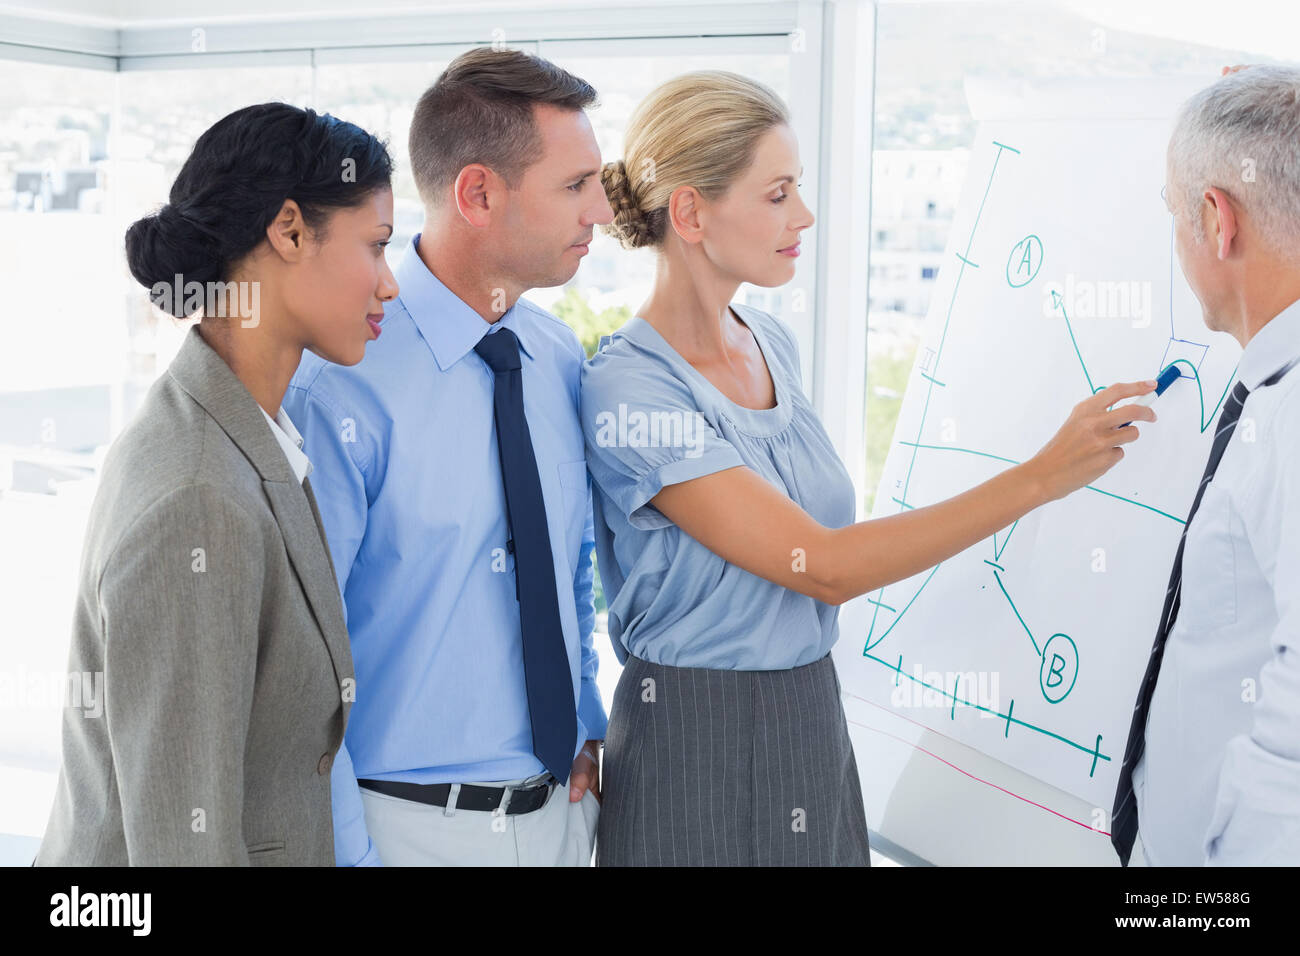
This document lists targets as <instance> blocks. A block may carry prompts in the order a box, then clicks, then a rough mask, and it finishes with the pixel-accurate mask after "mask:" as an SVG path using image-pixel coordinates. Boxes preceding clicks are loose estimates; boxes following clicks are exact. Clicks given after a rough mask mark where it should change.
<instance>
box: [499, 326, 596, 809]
mask: <svg viewBox="0 0 1300 956" xmlns="http://www.w3.org/2000/svg"><path fill="white" fill-rule="evenodd" d="M474 351H475V352H477V353H478V354H479V355H480V356H481V357H482V358H483V361H484V362H486V363H487V365H488V367H489V368H490V369H492V372H493V373H494V379H493V381H494V383H495V384H494V388H493V421H494V423H495V424H496V433H497V450H498V451H499V452H500V453H501V479H502V483H503V484H504V485H505V491H506V523H507V525H508V526H509V529H510V530H509V534H510V546H511V548H512V549H513V551H514V555H515V596H516V597H517V598H518V599H519V625H520V628H521V630H522V632H523V647H524V684H525V686H526V687H527V690H528V716H529V720H530V721H531V723H532V728H533V753H534V754H536V755H537V759H538V760H540V761H541V762H542V763H543V764H544V765H545V766H546V769H547V770H549V771H550V772H551V773H553V774H554V775H555V778H556V779H557V780H559V781H560V783H562V784H564V783H568V781H569V770H570V769H571V768H572V765H573V749H574V744H575V743H576V742H577V737H578V714H577V710H576V708H575V706H574V703H573V677H572V675H571V674H570V672H569V656H568V651H567V650H565V646H564V629H563V627H562V625H561V619H560V602H559V598H558V596H557V595H556V591H555V565H554V563H553V562H554V558H553V557H552V554H551V536H550V532H549V529H548V527H547V524H546V504H545V502H544V501H543V499H542V484H541V481H540V480H539V479H538V477H537V459H536V457H535V456H534V455H533V441H532V436H531V435H530V434H529V431H528V420H527V419H526V418H525V417H524V381H523V371H522V368H521V363H520V361H519V340H518V339H517V338H516V337H515V334H514V333H513V332H511V331H510V330H509V329H507V328H504V327H503V328H501V329H498V330H497V331H496V332H493V333H490V334H488V335H485V336H483V338H481V339H480V340H479V343H478V345H476V346H474Z"/></svg>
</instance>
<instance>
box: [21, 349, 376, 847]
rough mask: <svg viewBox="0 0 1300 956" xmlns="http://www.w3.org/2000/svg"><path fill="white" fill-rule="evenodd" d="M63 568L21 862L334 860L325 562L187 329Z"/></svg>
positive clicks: (332, 649)
mask: <svg viewBox="0 0 1300 956" xmlns="http://www.w3.org/2000/svg"><path fill="white" fill-rule="evenodd" d="M79 580H80V584H79V589H78V595H77V604H76V610H75V615H74V624H73V634H72V650H71V654H70V660H69V671H70V672H71V673H72V674H80V675H81V678H82V679H81V681H77V680H76V679H70V681H69V700H71V702H72V703H71V704H70V705H69V706H65V708H64V712H63V766H62V770H61V772H60V774H59V783H58V789H57V791H56V794H55V799H54V808H53V810H52V811H51V813H50V820H49V824H48V825H47V826H46V830H45V838H44V840H43V842H42V843H41V848H40V852H39V854H38V855H37V858H36V864H37V865H73V866H81V865H91V866H108V865H126V864H132V865H140V864H144V865H177V864H205V865H245V866H246V865H250V864H251V865H253V866H303V865H320V866H332V865H333V864H334V838H333V827H332V821H331V816H330V766H331V764H332V762H333V759H334V755H335V753H336V752H337V751H338V748H339V745H340V744H341V743H342V741H343V730H344V727H345V725H346V723H347V717H348V712H349V710H350V708H351V700H352V697H353V694H352V688H353V686H354V684H355V681H354V679H353V669H352V652H351V649H350V647H349V645H348V635H347V631H346V628H345V626H344V620H343V605H342V600H341V599H340V597H339V593H338V586H337V584H336V581H335V577H334V567H333V563H332V561H331V560H330V557H329V549H328V547H326V542H325V532H324V530H323V528H322V526H321V520H320V513H319V512H318V511H317V508H316V499H315V497H314V496H313V495H312V492H311V486H310V484H308V483H304V484H303V485H300V484H299V483H298V480H297V478H296V477H295V476H294V473H293V471H292V469H291V468H290V466H289V462H288V460H287V459H286V457H285V454H284V451H283V450H282V449H281V448H280V446H279V445H278V444H277V443H276V440H275V437H274V435H273V434H272V433H271V429H270V427H269V426H268V425H267V423H266V419H265V418H264V417H263V416H262V413H261V411H260V410H259V409H258V406H257V403H256V401H255V400H254V399H253V397H252V395H251V394H249V392H248V390H247V389H246V388H245V387H244V385H243V384H242V383H241V382H240V381H239V379H238V378H236V377H235V374H234V372H232V371H231V370H230V367H229V366H228V365H226V363H225V361H224V360H223V359H222V358H221V357H220V356H219V355H218V354H217V353H216V352H214V351H213V350H212V348H211V347H210V346H208V344H207V343H206V342H204V341H203V339H202V337H201V336H200V335H199V332H198V328H197V326H195V327H193V328H191V329H190V330H189V332H188V333H187V335H186V338H185V343H184V345H183V346H182V348H181V350H180V352H179V353H178V354H177V356H176V358H175V360H174V361H173V362H172V364H171V366H170V368H169V369H168V370H167V373H166V374H164V375H162V376H161V377H160V378H159V379H158V381H156V382H155V383H154V384H153V386H152V388H151V389H150V390H149V393H148V395H147V396H146V397H145V400H144V404H143V406H142V408H141V409H140V412H139V413H138V414H137V416H136V417H135V419H134V420H133V421H132V422H131V424H130V425H129V426H128V427H127V428H126V429H125V431H123V432H122V434H121V436H120V437H119V438H118V439H117V441H116V442H115V443H114V444H113V447H112V448H111V449H110V451H109V454H108V456H107V457H106V459H105V462H104V470H103V474H102V477H101V480H100V485H99V489H98V492H97V494H96V497H95V502H94V506H93V508H92V509H91V514H90V521H89V524H88V525H87V529H86V538H85V546H84V550H83V552H82V558H81V570H80V578H79ZM101 687H102V689H103V695H102V697H103V699H102V707H101V706H92V699H93V697H94V695H95V694H96V693H97V690H98V688H101ZM83 688H84V696H83V697H82V699H81V701H80V703H81V706H80V707H78V706H75V704H76V703H77V702H78V701H77V697H78V691H79V690H81V689H83ZM97 712H98V713H97Z"/></svg>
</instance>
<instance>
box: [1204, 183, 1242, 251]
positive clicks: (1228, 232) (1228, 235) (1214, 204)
mask: <svg viewBox="0 0 1300 956" xmlns="http://www.w3.org/2000/svg"><path fill="white" fill-rule="evenodd" d="M1204 198H1205V201H1206V202H1207V203H1208V204H1209V207H1210V218H1211V219H1212V220H1213V223H1212V225H1213V226H1214V230H1213V234H1214V239H1215V245H1216V246H1217V247H1218V249H1217V254H1218V256H1219V259H1220V260H1225V259H1227V258H1228V254H1229V253H1230V252H1231V251H1232V240H1233V239H1234V238H1236V235H1237V212H1236V210H1235V209H1233V207H1232V200H1231V199H1229V198H1228V194H1227V193H1225V192H1224V191H1223V190H1222V189H1219V188H1218V187H1217V186H1211V187H1210V188H1209V189H1207V190H1206V191H1205V196H1204Z"/></svg>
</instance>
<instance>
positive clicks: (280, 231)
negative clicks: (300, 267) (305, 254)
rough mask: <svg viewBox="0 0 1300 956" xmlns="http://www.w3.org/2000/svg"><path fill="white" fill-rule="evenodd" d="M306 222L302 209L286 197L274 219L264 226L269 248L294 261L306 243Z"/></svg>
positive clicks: (285, 258) (281, 256)
mask: <svg viewBox="0 0 1300 956" xmlns="http://www.w3.org/2000/svg"><path fill="white" fill-rule="evenodd" d="M306 236H307V223H306V221H305V220H304V219H303V217H302V209H301V208H299V206H298V203H296V202H295V201H294V200H292V199H286V200H285V201H284V205H282V206H281V207H280V211H279V212H278V213H276V215H275V219H274V220H273V221H272V222H271V224H270V225H269V226H267V227H266V239H267V242H269V243H270V244H271V248H272V249H274V250H275V251H276V253H278V254H279V256H280V258H282V259H284V260H285V261H286V262H296V261H297V260H298V258H299V257H300V256H301V255H302V251H303V247H304V246H305V245H306Z"/></svg>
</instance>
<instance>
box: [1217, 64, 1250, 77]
mask: <svg viewBox="0 0 1300 956" xmlns="http://www.w3.org/2000/svg"><path fill="white" fill-rule="evenodd" d="M1250 66H1251V65H1250V64H1249V63H1238V64H1237V65H1236V66H1225V67H1224V68H1223V69H1222V70H1221V71H1220V72H1219V76H1227V75H1228V74H1229V73H1236V72H1238V71H1239V70H1248V69H1250Z"/></svg>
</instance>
